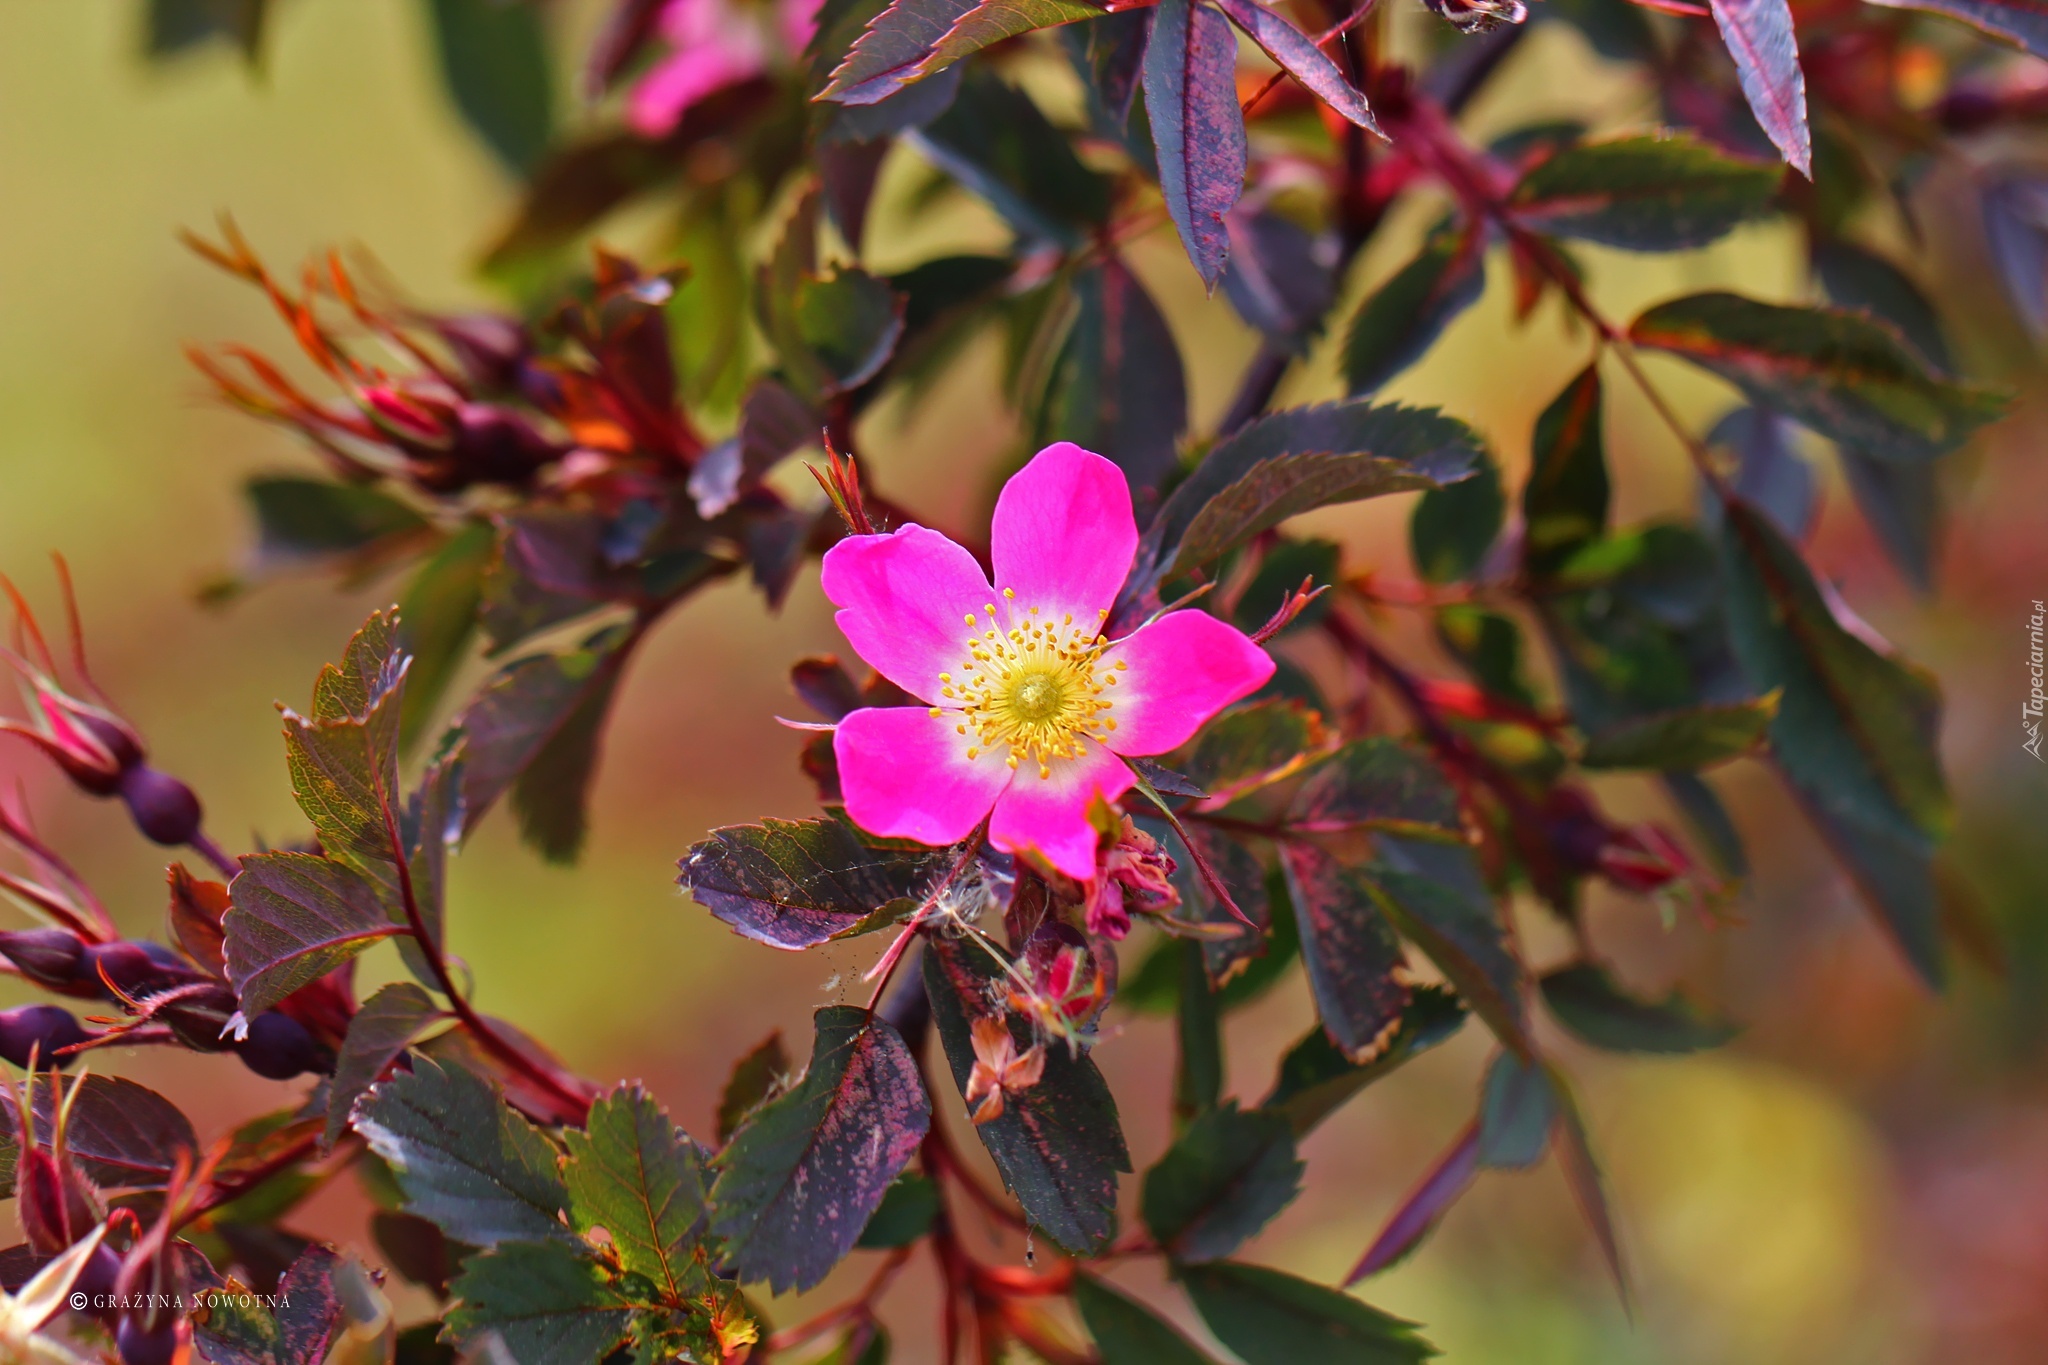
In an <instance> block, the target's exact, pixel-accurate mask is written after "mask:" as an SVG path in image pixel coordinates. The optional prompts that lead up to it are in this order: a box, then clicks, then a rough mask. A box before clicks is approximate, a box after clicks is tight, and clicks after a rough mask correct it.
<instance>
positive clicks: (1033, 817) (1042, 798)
mask: <svg viewBox="0 0 2048 1365" xmlns="http://www.w3.org/2000/svg"><path fill="white" fill-rule="evenodd" d="M996 761H997V762H999V763H1000V762H1003V760H1002V759H1000V758H999V759H997V760H996ZM1051 766H1052V775H1051V776H1050V777H1044V778H1041V777H1040V776H1039V775H1038V773H1037V771H1036V770H1035V769H1033V768H1032V767H1030V766H1029V764H1028V763H1027V764H1026V765H1025V766H1023V767H1020V768H1019V769H1018V770H1017V775H1016V780H1015V781H1013V782H1011V783H1010V786H1009V789H1008V790H1007V791H1005V792H1004V793H1003V794H1002V795H1001V796H999V797H998V798H996V805H995V818H994V819H993V820H991V821H990V822H989V829H988V838H989V842H990V843H992V844H994V845H995V846H996V847H997V848H1000V849H1003V850H1005V851H1006V852H1010V853H1023V852H1025V851H1027V850H1031V849H1036V850H1037V851H1038V853H1039V855H1040V856H1041V857H1043V858H1044V859H1045V860H1046V861H1047V862H1049V863H1051V864H1052V865H1053V866H1054V867H1056V868H1058V869H1059V870H1060V871H1062V872H1064V873H1066V874H1067V875H1068V876H1069V877H1072V878H1074V879H1075V880H1076V881H1083V882H1085V881H1090V880H1092V879H1093V878H1094V876H1095V846H1096V844H1097V843H1098V842H1099V837H1098V835H1097V834H1096V831H1095V826H1093V825H1091V824H1089V823H1088V803H1089V802H1090V801H1091V800H1093V799H1094V796H1095V794H1096V793H1097V792H1100V793H1101V794H1102V799H1103V800H1105V801H1114V800H1116V799H1117V798H1118V797H1119V796H1122V795H1123V794H1124V793H1125V792H1127V791H1129V790H1130V789H1131V787H1132V785H1133V784H1134V783H1136V781H1137V777H1136V775H1135V774H1133V773H1132V772H1131V770H1130V767H1129V766H1128V765H1127V764H1126V763H1125V762H1124V761H1123V760H1122V759H1120V758H1118V757H1117V756H1116V755H1115V754H1113V753H1111V752H1110V751H1109V750H1107V749H1105V748H1103V747H1102V746H1101V745H1099V744H1097V745H1091V746H1089V748H1088V750H1087V752H1086V753H1084V754H1083V755H1082V756H1081V757H1079V758H1074V759H1067V760H1065V761H1063V762H1055V763H1054V764H1052V765H1051Z"/></svg>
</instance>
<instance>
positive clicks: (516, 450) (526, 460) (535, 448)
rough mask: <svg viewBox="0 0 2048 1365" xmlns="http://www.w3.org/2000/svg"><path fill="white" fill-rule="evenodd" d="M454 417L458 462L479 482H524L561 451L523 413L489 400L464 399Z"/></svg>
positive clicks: (456, 458)
mask: <svg viewBox="0 0 2048 1365" xmlns="http://www.w3.org/2000/svg"><path fill="white" fill-rule="evenodd" d="M455 421H456V426H457V435H456V438H455V451H454V454H455V461H456V464H457V466H458V467H459V468H460V469H461V471H462V473H463V474H465V475H466V476H468V477H469V478H470V479H473V480H475V481H477V482H479V483H513V484H516V483H524V482H526V481H527V480H528V479H530V478H532V477H533V472H534V471H535V470H537V469H539V468H540V467H541V466H543V465H545V464H547V463H548V462H549V461H550V460H553V459H554V458H555V457H556V456H558V455H560V454H561V449H560V447H558V446H556V445H555V443H554V442H552V441H550V440H549V439H548V438H547V437H545V436H543V435H541V433H540V432H539V431H538V430H537V429H535V427H534V425H533V424H532V423H531V422H529V421H527V420H526V419H525V418H524V417H521V416H520V415H519V414H518V413H516V412H511V411H508V410H506V409H504V408H500V407H493V406H492V405H491V404H489V403H464V404H463V405H462V406H461V407H459V408H457V409H456V410H455Z"/></svg>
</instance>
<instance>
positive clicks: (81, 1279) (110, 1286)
mask: <svg viewBox="0 0 2048 1365" xmlns="http://www.w3.org/2000/svg"><path fill="white" fill-rule="evenodd" d="M120 1276H121V1254H120V1253H119V1252H117V1251H115V1250H114V1249H113V1248H112V1247H110V1246H108V1245H107V1244H106V1243H105V1242H101V1243H100V1244H99V1245H98V1246H96V1247H94V1248H93V1249H92V1255H90V1256H88V1257H86V1260H85V1268H84V1269H82V1270H80V1271H79V1272H78V1278H77V1279H75V1280H73V1281H72V1282H71V1296H72V1298H73V1299H74V1300H75V1299H76V1297H77V1296H78V1295H80V1294H83V1295H85V1302H86V1308H85V1311H86V1312H88V1313H90V1314H92V1315H93V1316H94V1317H96V1318H98V1319H99V1320H100V1321H102V1322H112V1321H113V1320H114V1311H115V1310H114V1308H113V1306H112V1303H111V1300H112V1298H113V1295H114V1286H115V1284H116V1283H118V1282H119V1280H120Z"/></svg>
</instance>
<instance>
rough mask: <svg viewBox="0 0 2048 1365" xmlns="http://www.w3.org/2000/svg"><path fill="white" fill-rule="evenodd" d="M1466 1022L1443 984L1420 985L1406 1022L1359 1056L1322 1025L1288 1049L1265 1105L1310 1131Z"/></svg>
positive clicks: (1298, 1133) (1297, 1130)
mask: <svg viewBox="0 0 2048 1365" xmlns="http://www.w3.org/2000/svg"><path fill="white" fill-rule="evenodd" d="M1464 1022H1465V1007H1464V1005H1462V1004H1461V1003H1459V1001H1458V997H1457V996H1456V995H1454V994H1452V993H1451V992H1450V991H1447V990H1445V989H1444V988H1443V987H1441V986H1429V985H1422V986H1417V987H1415V988H1414V990H1413V991H1412V993H1411V994H1410V996H1409V1000H1408V1006H1407V1008H1406V1009H1404V1010H1402V1011H1401V1019H1400V1022H1399V1023H1398V1024H1397V1025H1396V1026H1395V1027H1394V1029H1393V1031H1392V1032H1391V1033H1389V1034H1388V1035H1387V1036H1386V1041H1385V1045H1384V1046H1383V1047H1381V1049H1380V1050H1379V1052H1378V1054H1377V1055H1375V1056H1373V1057H1372V1058H1370V1059H1369V1060H1367V1061H1364V1062H1354V1061H1352V1060H1351V1059H1350V1058H1348V1057H1346V1056H1345V1055H1344V1054H1343V1053H1341V1052H1339V1051H1338V1050H1337V1046H1336V1044H1334V1043H1332V1042H1331V1041H1330V1035H1329V1034H1328V1033H1326V1032H1324V1030H1323V1029H1322V1028H1321V1027H1320V1026H1318V1027H1316V1028H1313V1029H1311V1030H1309V1032H1308V1035H1307V1036H1306V1037H1304V1038H1303V1039H1302V1040H1301V1041H1300V1042H1298V1043H1296V1044H1295V1045H1294V1046H1293V1047H1291V1048H1289V1049H1288V1050H1287V1055H1286V1056H1285V1057H1282V1058H1281V1059H1280V1074H1279V1075H1278V1076H1277V1077H1276V1078H1275V1079H1274V1081H1273V1090H1272V1093H1270V1094H1268V1095H1267V1096H1266V1098H1265V1099H1264V1100H1263V1101H1262V1102H1261V1103H1260V1105H1259V1108H1261V1109H1264V1110H1267V1111H1269V1112H1272V1113H1276V1114H1279V1115H1280V1116H1281V1117H1283V1118H1285V1119H1286V1120H1287V1122H1288V1124H1289V1126H1290V1127H1292V1128H1293V1130H1294V1135H1295V1137H1296V1138H1303V1137H1306V1136H1308V1134H1309V1132H1310V1131H1311V1130H1312V1129H1314V1128H1315V1126H1316V1125H1317V1124H1319V1123H1321V1122H1322V1121H1323V1120H1324V1119H1326V1118H1328V1117H1329V1116H1330V1115H1331V1114H1332V1113H1333V1112H1335V1111H1336V1109H1337V1107H1338V1106H1339V1105H1341V1104H1343V1103H1344V1102H1345V1101H1346V1100H1348V1099H1350V1098H1351V1097H1352V1096H1353V1095H1356V1094H1357V1093H1358V1092H1359V1091H1361V1090H1363V1089H1365V1088H1366V1087H1367V1086H1369V1085H1371V1084H1372V1083H1373V1082H1374V1081H1377V1080H1379V1079H1380V1078H1381V1077H1383V1076H1386V1075H1387V1074H1389V1073H1390V1072H1392V1071H1394V1070H1395V1069H1396V1068H1398V1067H1399V1066H1400V1065H1401V1064H1402V1063H1403V1062H1406V1061H1407V1060H1408V1059H1409V1058H1411V1057H1414V1056H1416V1055H1418V1054H1420V1053H1423V1052H1427V1051H1428V1050H1429V1049H1430V1048H1433V1047H1435V1046H1436V1045H1437V1044H1438V1043H1441V1042H1443V1041H1444V1040H1445V1039H1447V1038H1449V1037H1450V1036H1451V1035H1452V1034H1454V1033H1456V1032H1457V1031H1458V1029H1459V1028H1460V1027H1461V1026H1462V1025H1463V1024H1464Z"/></svg>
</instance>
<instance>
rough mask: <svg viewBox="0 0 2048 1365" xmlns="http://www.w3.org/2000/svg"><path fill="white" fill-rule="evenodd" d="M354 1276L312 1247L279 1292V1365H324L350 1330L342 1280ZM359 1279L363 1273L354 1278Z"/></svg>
mask: <svg viewBox="0 0 2048 1365" xmlns="http://www.w3.org/2000/svg"><path fill="white" fill-rule="evenodd" d="M353 1271H354V1268H353V1267H351V1266H350V1265H349V1264H348V1263H347V1262H346V1261H344V1260H342V1258H341V1257H340V1256H339V1255H337V1254H336V1253H334V1252H333V1251H330V1250H328V1249H327V1248H326V1247H323V1246H310V1247H307V1248H306V1249H305V1250H304V1251H303V1252H301V1253H300V1254H299V1259H298V1260H296V1261H293V1262H292V1268H291V1269H290V1270H287V1271H286V1272H285V1273H284V1279H283V1280H281V1281H279V1282H278V1286H277V1298H278V1305H277V1309H276V1312H277V1326H278V1335H279V1345H280V1347H281V1349H280V1350H279V1352H278V1365H322V1362H324V1361H325V1360H326V1359H327V1357H328V1353H329V1352H330V1351H331V1350H333V1349H334V1345H335V1343H336V1342H337V1341H338V1340H340V1339H341V1336H342V1334H343V1333H344V1332H346V1331H347V1330H348V1328H349V1326H350V1323H349V1318H350V1313H349V1311H348V1304H347V1301H346V1300H345V1299H344V1297H343V1295H344V1292H345V1291H344V1290H343V1288H342V1287H341V1286H339V1285H337V1284H336V1283H335V1278H336V1276H337V1275H348V1274H350V1273H351V1272H353ZM354 1273H356V1274H360V1272H354Z"/></svg>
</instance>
